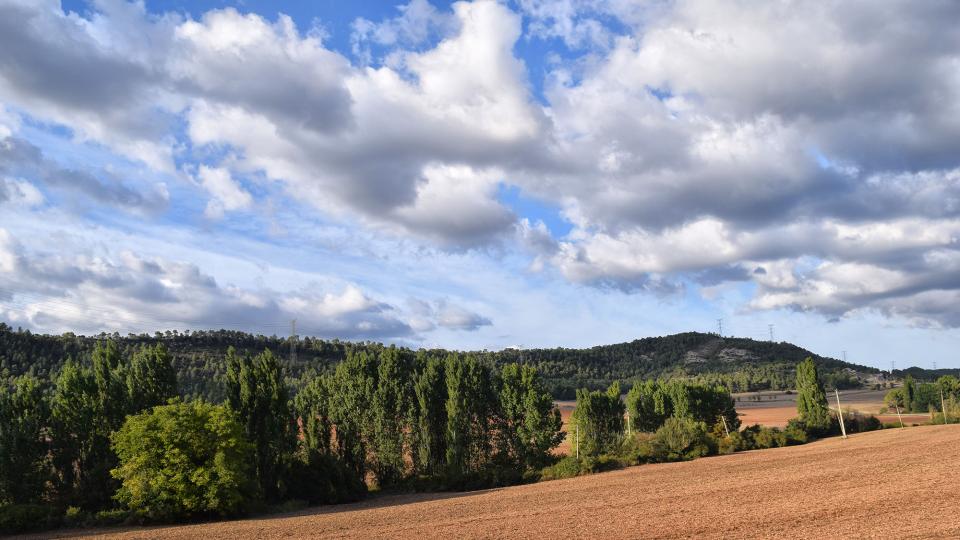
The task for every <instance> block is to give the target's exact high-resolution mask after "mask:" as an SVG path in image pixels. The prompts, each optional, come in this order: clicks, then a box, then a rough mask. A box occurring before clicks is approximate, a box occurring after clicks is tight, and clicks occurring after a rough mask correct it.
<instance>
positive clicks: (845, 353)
mask: <svg viewBox="0 0 960 540" xmlns="http://www.w3.org/2000/svg"><path fill="white" fill-rule="evenodd" d="M843 363H847V351H843Z"/></svg>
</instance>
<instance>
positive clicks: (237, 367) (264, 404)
mask: <svg viewBox="0 0 960 540" xmlns="http://www.w3.org/2000/svg"><path fill="white" fill-rule="evenodd" d="M226 378H227V399H228V403H229V405H230V408H231V409H232V410H233V411H234V412H235V413H236V414H237V416H238V418H239V419H240V421H241V422H242V423H243V425H244V428H245V430H246V436H247V439H249V440H250V441H251V442H253V444H254V448H255V452H254V455H255V459H254V462H255V464H256V473H257V482H258V484H259V486H260V489H261V490H262V493H263V496H264V497H265V498H266V499H267V500H269V501H276V500H279V499H280V498H281V496H282V495H283V489H284V487H283V479H284V476H285V469H286V467H287V465H288V464H289V461H290V459H291V458H292V456H293V452H294V450H295V448H296V446H295V445H296V430H295V425H294V418H293V413H292V411H291V410H290V403H289V402H288V399H289V398H288V391H287V386H286V384H285V382H284V378H283V368H282V367H281V366H280V362H279V361H278V360H277V357H276V356H274V355H273V353H271V352H270V351H269V350H266V351H264V352H262V353H260V354H258V355H257V356H256V357H251V356H250V355H243V356H240V355H237V354H236V352H235V351H230V353H229V354H228V362H227V377H226Z"/></svg>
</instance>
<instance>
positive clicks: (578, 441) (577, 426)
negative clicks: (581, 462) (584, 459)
mask: <svg viewBox="0 0 960 540" xmlns="http://www.w3.org/2000/svg"><path fill="white" fill-rule="evenodd" d="M576 428H577V442H576V448H577V459H580V424H577V425H576Z"/></svg>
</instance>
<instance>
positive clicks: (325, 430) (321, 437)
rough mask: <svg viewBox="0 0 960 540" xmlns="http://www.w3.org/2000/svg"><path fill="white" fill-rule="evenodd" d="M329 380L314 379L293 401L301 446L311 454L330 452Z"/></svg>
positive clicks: (326, 377) (325, 378)
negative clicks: (298, 422)
mask: <svg viewBox="0 0 960 540" xmlns="http://www.w3.org/2000/svg"><path fill="white" fill-rule="evenodd" d="M330 385H331V382H330V378H329V377H328V376H319V377H314V378H313V380H311V381H310V382H309V383H307V385H306V386H304V388H303V389H302V390H300V392H298V393H297V397H296V398H295V399H294V401H293V403H294V412H295V414H296V415H297V418H298V419H299V421H300V433H301V436H302V442H301V444H302V446H303V447H304V448H305V449H306V450H308V451H312V452H319V453H320V454H323V455H327V454H330V452H331V450H332V449H331V446H330V437H331V434H332V428H333V423H332V422H331V420H330V392H331V391H330Z"/></svg>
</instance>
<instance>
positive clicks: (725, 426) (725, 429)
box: [720, 416, 730, 437]
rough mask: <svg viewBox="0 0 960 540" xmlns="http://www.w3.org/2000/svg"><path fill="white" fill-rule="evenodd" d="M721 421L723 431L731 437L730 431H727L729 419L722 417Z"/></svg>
mask: <svg viewBox="0 0 960 540" xmlns="http://www.w3.org/2000/svg"><path fill="white" fill-rule="evenodd" d="M720 421H721V422H723V430H724V431H726V432H727V437H729V436H730V430H729V429H727V419H726V418H724V417H723V416H721V417H720Z"/></svg>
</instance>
